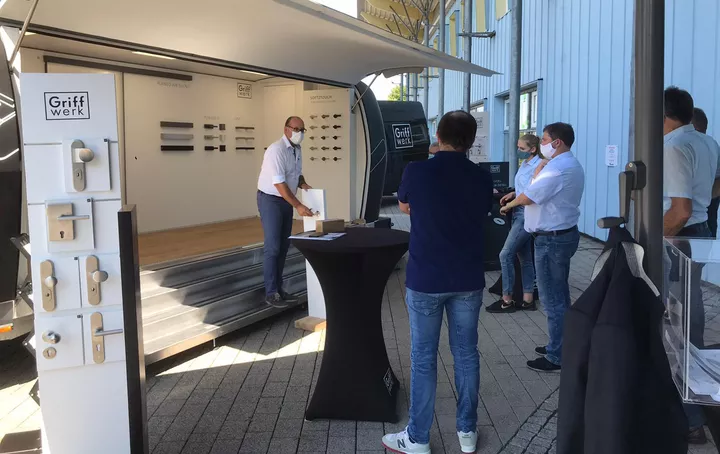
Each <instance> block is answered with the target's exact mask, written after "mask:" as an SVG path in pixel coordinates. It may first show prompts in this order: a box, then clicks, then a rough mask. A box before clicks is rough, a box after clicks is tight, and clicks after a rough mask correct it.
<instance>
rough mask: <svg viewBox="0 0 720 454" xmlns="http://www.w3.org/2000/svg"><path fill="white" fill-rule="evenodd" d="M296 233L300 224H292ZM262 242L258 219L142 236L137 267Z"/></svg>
mask: <svg viewBox="0 0 720 454" xmlns="http://www.w3.org/2000/svg"><path fill="white" fill-rule="evenodd" d="M298 232H302V222H301V221H294V225H293V233H298ZM262 241H263V231H262V226H261V225H260V218H249V219H239V220H236V221H227V222H218V223H216V224H208V225H201V226H196V227H185V228H181V229H174V230H166V231H163V232H152V233H144V234H141V235H139V238H138V249H139V255H140V266H144V265H151V264H155V263H162V262H167V261H170V260H178V259H184V258H188V257H194V256H197V255H203V254H208V253H212V252H218V251H222V250H225V249H232V248H237V247H242V246H249V245H252V244H257V243H262Z"/></svg>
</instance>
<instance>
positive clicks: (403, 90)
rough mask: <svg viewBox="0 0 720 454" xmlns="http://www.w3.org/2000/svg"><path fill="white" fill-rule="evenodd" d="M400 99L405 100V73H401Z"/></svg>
mask: <svg viewBox="0 0 720 454" xmlns="http://www.w3.org/2000/svg"><path fill="white" fill-rule="evenodd" d="M400 101H405V74H400Z"/></svg>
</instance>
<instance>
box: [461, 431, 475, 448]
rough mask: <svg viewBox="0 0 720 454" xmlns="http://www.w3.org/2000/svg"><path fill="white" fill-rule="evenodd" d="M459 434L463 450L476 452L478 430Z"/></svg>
mask: <svg viewBox="0 0 720 454" xmlns="http://www.w3.org/2000/svg"><path fill="white" fill-rule="evenodd" d="M457 434H458V439H459V440H460V449H462V452H468V453H474V452H475V451H477V432H458V433H457Z"/></svg>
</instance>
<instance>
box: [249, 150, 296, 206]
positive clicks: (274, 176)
mask: <svg viewBox="0 0 720 454" xmlns="http://www.w3.org/2000/svg"><path fill="white" fill-rule="evenodd" d="M300 175H302V150H301V148H300V146H293V144H292V143H290V141H289V140H288V138H287V137H285V136H283V137H282V139H280V140H278V141H277V142H275V143H273V144H272V145H270V146H269V147H268V149H267V150H265V155H264V156H263V162H262V167H261V168H260V176H259V177H258V190H260V191H262V192H264V193H265V194H269V195H274V196H278V197H282V196H281V195H280V192H279V191H278V190H277V188H276V187H275V185H276V184H280V183H286V184H287V185H288V188H290V192H292V193H293V194H295V193H296V192H297V188H298V184H299V181H300Z"/></svg>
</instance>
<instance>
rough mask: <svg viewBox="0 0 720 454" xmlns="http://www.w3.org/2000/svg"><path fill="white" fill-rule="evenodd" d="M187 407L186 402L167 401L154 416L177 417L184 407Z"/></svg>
mask: <svg viewBox="0 0 720 454" xmlns="http://www.w3.org/2000/svg"><path fill="white" fill-rule="evenodd" d="M183 406H185V400H182V399H180V400H178V399H173V400H169V399H168V400H165V402H163V403H162V404H161V405H160V407H158V409H157V410H156V411H155V413H154V415H153V416H172V417H175V416H177V415H178V413H180V410H181V409H182V407H183Z"/></svg>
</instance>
